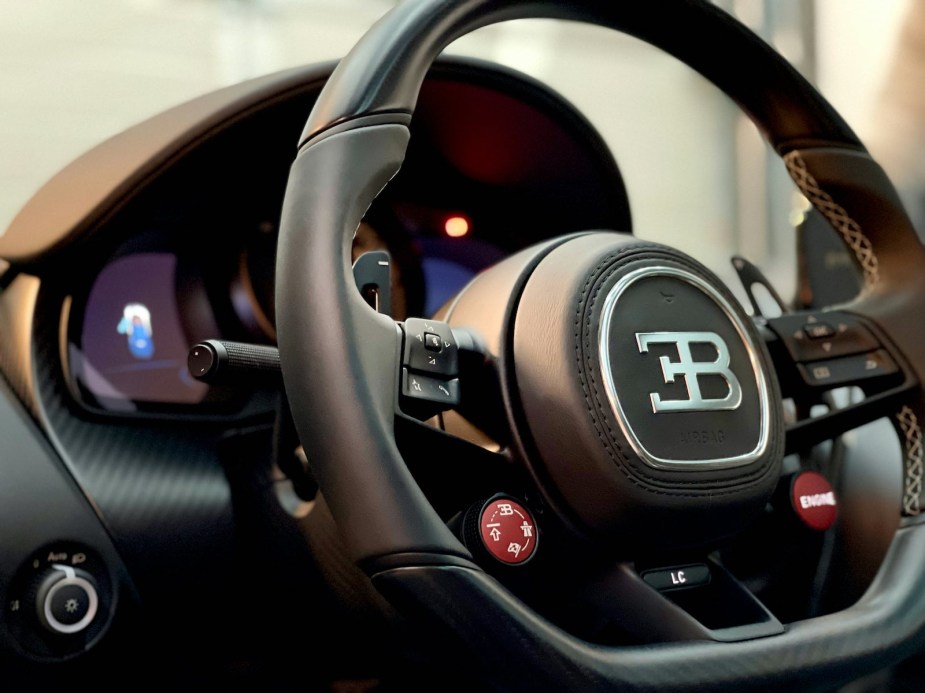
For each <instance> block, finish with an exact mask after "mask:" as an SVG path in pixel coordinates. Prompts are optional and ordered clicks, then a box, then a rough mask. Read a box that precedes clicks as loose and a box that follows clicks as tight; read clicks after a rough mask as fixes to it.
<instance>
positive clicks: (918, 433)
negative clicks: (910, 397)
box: [896, 406, 923, 516]
mask: <svg viewBox="0 0 925 693" xmlns="http://www.w3.org/2000/svg"><path fill="white" fill-rule="evenodd" d="M896 421H897V423H898V424H899V428H900V430H902V432H903V435H904V436H905V437H906V440H905V448H906V450H905V451H906V461H905V462H906V463H905V472H906V473H905V483H904V485H903V486H904V491H903V514H904V515H908V516H915V515H918V514H919V513H920V512H921V511H922V509H921V504H920V500H919V499H920V497H921V495H922V471H923V465H922V427H921V426H920V425H919V417H917V416H916V415H915V412H914V411H912V408H911V407H909V406H905V407H903V408H902V409H901V410H900V411H899V413H898V414H896Z"/></svg>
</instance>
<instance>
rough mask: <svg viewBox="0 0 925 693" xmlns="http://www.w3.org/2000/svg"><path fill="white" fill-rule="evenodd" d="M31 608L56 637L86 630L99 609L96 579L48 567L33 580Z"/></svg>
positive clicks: (65, 567) (80, 572)
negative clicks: (33, 598) (35, 589)
mask: <svg viewBox="0 0 925 693" xmlns="http://www.w3.org/2000/svg"><path fill="white" fill-rule="evenodd" d="M36 584H37V585H38V589H37V591H36V593H35V594H36V599H35V606H36V610H37V612H38V617H39V622H40V623H41V624H42V625H43V626H44V627H45V628H46V629H48V630H49V631H50V632H52V633H55V634H58V635H76V634H77V633H80V632H82V631H84V630H86V629H87V627H88V626H89V625H90V624H91V623H93V619H94V618H96V614H97V612H98V610H99V603H100V600H99V594H98V592H97V586H96V580H94V579H93V576H92V575H90V574H89V573H88V572H86V571H85V570H80V569H79V568H72V567H71V566H68V565H59V564H55V565H52V566H51V567H50V568H48V570H46V571H44V572H43V573H42V574H41V575H39V576H38V578H37V579H36Z"/></svg>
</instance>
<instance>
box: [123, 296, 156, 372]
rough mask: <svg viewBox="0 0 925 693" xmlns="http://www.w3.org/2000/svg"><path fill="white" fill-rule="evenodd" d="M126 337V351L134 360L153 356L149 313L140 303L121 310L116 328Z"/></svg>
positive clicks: (130, 304) (131, 304)
mask: <svg viewBox="0 0 925 693" xmlns="http://www.w3.org/2000/svg"><path fill="white" fill-rule="evenodd" d="M116 329H117V330H118V331H119V334H124V335H126V336H127V337H128V350H129V351H130V352H132V356H134V357H135V358H136V359H149V358H151V357H152V356H153V355H154V340H153V339H152V338H151V336H152V330H151V311H149V310H148V309H147V308H146V307H145V306H144V305H142V304H141V303H129V304H128V305H127V306H125V308H124V309H123V310H122V319H121V320H120V321H119V326H118V327H117V328H116Z"/></svg>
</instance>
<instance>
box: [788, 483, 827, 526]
mask: <svg viewBox="0 0 925 693" xmlns="http://www.w3.org/2000/svg"><path fill="white" fill-rule="evenodd" d="M790 502H791V503H793V510H794V512H796V514H797V516H798V517H799V518H800V519H801V520H802V521H803V523H804V524H805V525H806V526H807V527H810V528H812V529H818V530H819V531H825V530H827V529H828V528H829V527H831V526H832V525H833V524H834V523H835V518H836V517H837V515H838V501H837V500H836V499H835V491H834V490H833V489H832V485H831V484H830V483H829V482H828V480H827V479H826V478H825V477H824V476H822V475H821V474H817V473H816V472H802V473H800V474H797V475H796V477H794V479H793V483H792V484H791V486H790Z"/></svg>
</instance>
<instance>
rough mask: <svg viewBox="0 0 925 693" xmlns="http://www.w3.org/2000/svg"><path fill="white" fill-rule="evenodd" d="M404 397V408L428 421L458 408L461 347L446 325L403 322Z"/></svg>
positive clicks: (410, 320) (409, 320)
mask: <svg viewBox="0 0 925 693" xmlns="http://www.w3.org/2000/svg"><path fill="white" fill-rule="evenodd" d="M404 330H405V347H404V351H403V353H402V371H401V394H402V400H403V408H404V409H405V410H406V411H407V412H408V413H410V414H412V415H414V416H418V417H420V418H427V417H430V416H433V415H434V414H437V413H439V412H441V411H446V410H447V409H453V408H454V407H458V406H459V378H458V377H457V376H458V375H459V347H458V346H457V344H456V337H455V336H454V335H453V330H452V329H450V326H449V325H447V324H446V323H445V322H440V321H438V320H423V319H421V318H408V319H407V320H405V322H404Z"/></svg>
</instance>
